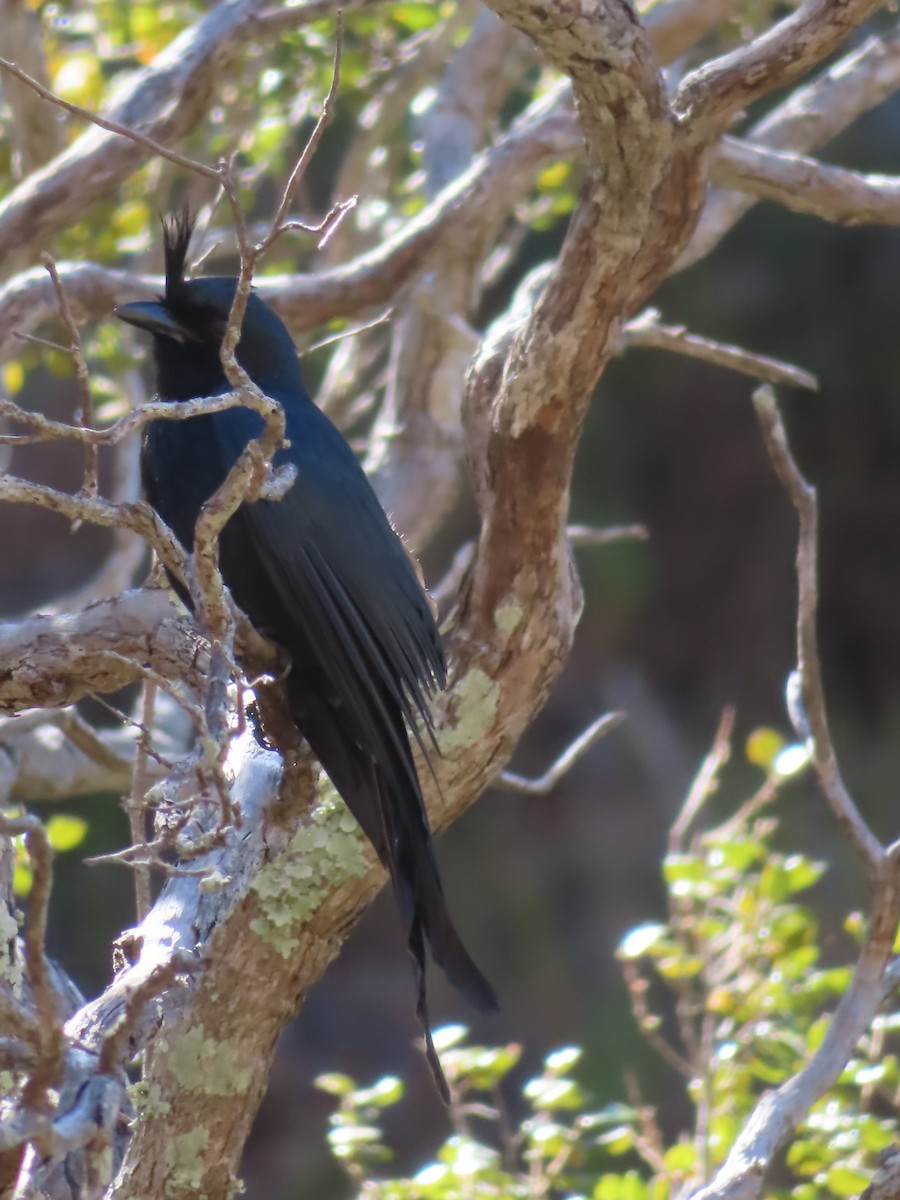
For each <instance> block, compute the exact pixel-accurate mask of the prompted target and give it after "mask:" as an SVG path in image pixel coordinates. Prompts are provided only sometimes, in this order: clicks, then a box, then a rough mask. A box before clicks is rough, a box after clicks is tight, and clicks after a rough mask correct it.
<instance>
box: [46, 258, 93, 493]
mask: <svg viewBox="0 0 900 1200" xmlns="http://www.w3.org/2000/svg"><path fill="white" fill-rule="evenodd" d="M41 262H42V263H43V264H44V266H45V267H46V268H47V274H48V275H49V276H50V279H51V280H52V282H53V290H54V292H55V293H56V302H57V304H58V305H59V315H60V319H61V320H62V323H63V325H64V326H65V329H66V333H68V335H69V346H68V355H69V357H70V358H71V360H72V365H73V367H74V368H75V383H76V386H77V388H78V398H79V405H78V407H77V408H76V410H75V424H76V425H77V426H80V427H81V428H84V427H85V426H88V427H89V426H90V425H91V424H92V423H93V419H94V411H93V404H92V401H91V381H90V376H89V374H88V366H87V362H86V361H85V357H84V353H83V351H82V349H81V336H80V334H79V332H78V326H77V325H76V324H75V318H74V317H73V316H72V309H71V307H70V305H69V298H68V296H67V295H66V289H65V288H64V287H63V283H62V280H61V279H60V277H59V271H58V270H57V269H56V261H55V259H54V258H53V256H52V255H50V254H48V253H47V252H46V251H44V252H43V253H42V254H41ZM98 472H99V464H98V459H97V447H96V445H94V444H93V443H91V442H90V441H86V442H85V446H84V479H83V481H82V484H81V490H82V491H83V492H84V494H85V495H86V496H96V495H97V491H98V489H99V486H100V481H99V477H98Z"/></svg>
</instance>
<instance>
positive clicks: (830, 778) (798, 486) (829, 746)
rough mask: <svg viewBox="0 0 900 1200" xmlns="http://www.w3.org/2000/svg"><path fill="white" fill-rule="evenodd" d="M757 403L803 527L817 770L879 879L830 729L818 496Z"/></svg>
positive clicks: (804, 641)
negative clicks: (820, 632) (821, 644)
mask: <svg viewBox="0 0 900 1200" xmlns="http://www.w3.org/2000/svg"><path fill="white" fill-rule="evenodd" d="M753 402H754V405H755V407H756V415H757V417H758V418H759V424H760V428H761V429H762V432H763V438H764V440H765V443H766V449H767V450H768V452H769V457H770V459H771V460H772V466H773V467H774V468H775V473H776V474H777V476H778V478H779V480H780V481H781V485H782V487H783V488H784V489H785V491H786V492H787V494H788V496H789V497H790V501H791V504H793V506H794V508H795V509H796V512H797V517H798V519H799V521H800V530H799V534H798V540H797V669H798V671H799V674H800V680H801V684H802V690H803V706H804V709H805V712H806V716H807V719H808V721H809V728H810V739H809V742H810V750H811V752H812V759H813V765H814V766H815V768H816V774H817V775H818V777H819V783H820V784H821V787H822V791H823V792H824V793H825V797H826V799H827V800H828V803H829V805H830V806H831V810H832V812H833V813H834V815H835V817H836V818H837V820H838V822H839V824H840V826H841V829H842V830H843V833H844V836H845V837H846V838H847V840H848V841H849V842H850V843H851V845H853V846H854V847H855V848H856V850H857V851H858V852H859V854H860V855H861V856H862V858H863V861H864V862H865V864H866V867H867V869H868V870H869V872H870V874H871V875H872V876H873V877H874V876H875V874H876V872H877V871H878V869H879V867H880V864H881V862H882V859H883V857H884V851H883V849H882V847H881V844H880V842H879V841H878V839H877V838H876V837H875V835H874V834H873V833H872V831H871V830H870V829H869V827H868V825H867V824H866V822H865V821H864V820H863V817H862V814H861V813H860V812H859V809H858V808H857V807H856V805H855V804H854V802H853V799H852V797H851V796H850V793H849V792H848V790H847V787H846V785H845V784H844V781H843V778H842V776H841V771H840V767H839V766H838V761H837V754H836V753H835V749H834V743H833V742H832V740H831V732H830V730H829V728H828V716H827V712H826V706H825V689H824V686H823V684H822V667H821V663H820V661H819V648H818V636H817V633H816V620H817V614H818V607H819V583H818V566H817V556H818V540H819V510H818V501H817V498H816V490H815V488H814V487H812V486H811V485H810V484H808V483H807V482H806V480H805V479H804V478H803V475H802V474H801V472H800V468H799V467H798V466H797V463H796V462H795V460H794V457H793V455H792V454H791V451H790V447H789V445H788V441H787V434H786V433H785V429H784V424H783V422H782V420H781V414H780V413H779V411H778V404H777V402H776V399H775V394H774V392H773V391H772V389H771V388H769V387H761V388H759V389H758V390H757V391H756V392H754V394H753Z"/></svg>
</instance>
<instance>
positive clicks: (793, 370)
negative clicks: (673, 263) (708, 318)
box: [622, 308, 819, 392]
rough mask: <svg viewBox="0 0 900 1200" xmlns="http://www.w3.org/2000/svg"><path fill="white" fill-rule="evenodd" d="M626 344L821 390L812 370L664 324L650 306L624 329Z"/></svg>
mask: <svg viewBox="0 0 900 1200" xmlns="http://www.w3.org/2000/svg"><path fill="white" fill-rule="evenodd" d="M622 344H623V346H638V347H642V348H651V349H654V350H671V351H673V352H674V353H676V354H683V355H685V357H687V358H697V359H700V360H701V361H702V362H708V363H714V364H715V365H716V366H717V367H725V368H727V369H728V370H731V371H738V372H739V373H740V374H741V375H749V376H750V377H751V378H752V379H761V380H764V381H765V382H767V383H782V384H787V385H789V386H791V387H799V388H806V389H808V390H809V391H813V392H815V391H818V390H819V381H818V380H817V379H816V377H815V375H811V374H810V373H809V371H804V370H803V369H802V368H801V367H795V366H793V365H792V364H791V363H786V362H781V361H780V360H778V359H776V358H769V357H768V356H767V355H765V354H754V353H753V352H752V351H750V350H743V349H741V348H740V347H739V346H730V345H728V344H727V343H725V342H714V341H711V340H710V339H709V338H704V337H699V336H698V335H697V334H695V333H688V331H687V329H686V328H685V327H684V326H683V325H664V324H663V323H662V321H661V320H660V315H659V312H658V311H657V310H656V309H655V308H648V309H646V310H645V311H644V312H642V313H641V315H640V316H639V317H635V318H634V319H633V320H631V321H629V322H628V324H627V325H626V326H625V328H624V330H623V331H622Z"/></svg>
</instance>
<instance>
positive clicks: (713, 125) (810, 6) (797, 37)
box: [675, 0, 883, 141]
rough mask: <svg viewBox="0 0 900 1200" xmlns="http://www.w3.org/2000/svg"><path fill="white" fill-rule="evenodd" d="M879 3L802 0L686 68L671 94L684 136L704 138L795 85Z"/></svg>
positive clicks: (881, 2)
mask: <svg viewBox="0 0 900 1200" xmlns="http://www.w3.org/2000/svg"><path fill="white" fill-rule="evenodd" d="M882 4H883V0H804V3H803V4H801V5H800V7H799V8H798V9H797V10H796V11H795V12H792V13H791V14H790V16H788V17H785V18H784V20H782V21H779V22H778V23H777V24H776V25H773V26H772V28H771V29H767V30H766V32H765V33H763V34H761V35H760V36H759V37H757V38H754V39H753V41H752V42H750V44H749V45H747V46H741V47H740V48H739V49H737V50H733V51H732V52H731V53H730V54H724V55H722V57H721V58H716V59H713V61H712V62H708V63H704V64H703V66H702V67H699V68H698V69H697V70H696V71H692V72H691V73H690V74H689V75H688V76H687V77H686V78H685V79H684V80H683V81H682V84H681V86H680V87H679V89H678V93H677V95H676V97H675V110H676V112H678V113H679V114H682V116H683V117H684V120H685V121H686V122H687V123H688V124H689V125H690V136H691V137H692V138H695V139H697V140H699V141H709V140H710V139H711V138H712V137H714V136H715V135H716V134H717V133H720V132H721V131H722V130H723V129H725V128H727V126H728V123H729V122H730V120H731V118H732V117H733V116H735V114H736V113H738V112H740V111H741V110H742V109H745V108H747V106H748V105H750V104H752V103H754V101H756V100H759V99H761V98H762V97H763V96H767V95H768V94H769V93H770V92H772V91H774V90H775V89H776V88H780V87H787V86H788V85H789V84H792V83H795V82H796V81H797V80H798V79H800V78H802V76H803V75H805V74H806V72H807V71H809V70H810V69H811V68H812V67H814V66H816V64H817V63H820V62H821V61H822V59H823V58H827V57H828V55H829V54H833V53H834V51H835V50H837V49H838V47H839V46H840V45H841V43H842V42H843V41H844V40H845V39H846V38H847V37H848V35H849V34H851V33H852V32H853V30H854V29H856V28H858V26H860V25H861V24H862V23H863V21H866V20H868V18H869V17H870V16H872V14H873V13H875V12H877V11H878V9H879V8H881V7H882Z"/></svg>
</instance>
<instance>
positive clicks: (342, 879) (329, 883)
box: [250, 788, 367, 958]
mask: <svg viewBox="0 0 900 1200" xmlns="http://www.w3.org/2000/svg"><path fill="white" fill-rule="evenodd" d="M320 794H321V795H322V799H321V800H320V801H319V803H318V804H317V805H316V807H315V808H314V809H313V810H312V812H311V813H310V814H309V817H308V818H307V819H306V820H305V821H304V824H303V825H302V826H301V827H300V828H299V829H298V830H297V832H296V833H295V834H294V836H293V837H292V838H291V840H290V842H288V844H287V846H286V847H285V849H284V850H282V851H281V853H279V854H277V855H276V856H275V858H273V859H272V861H271V862H270V863H267V864H266V865H265V866H264V867H263V869H262V870H261V871H260V872H259V874H258V875H257V877H256V880H255V881H254V884H253V888H254V890H255V892H256V894H257V899H258V902H259V909H260V911H259V916H257V917H254V919H253V920H252V921H251V922H250V928H251V929H252V930H253V932H254V933H256V934H258V935H259V936H260V937H261V938H264V939H265V941H267V942H268V943H269V944H270V945H271V946H272V947H273V948H274V949H275V950H276V951H277V952H278V953H279V954H280V955H281V956H282V958H290V956H291V954H292V953H293V951H294V950H295V948H296V945H297V934H298V932H299V930H300V929H301V928H302V926H303V925H305V924H306V922H307V921H308V920H309V919H310V918H311V917H312V916H313V915H314V913H315V912H316V911H317V909H318V907H319V905H320V904H321V903H322V901H323V900H324V898H325V896H326V895H327V894H328V893H329V891H331V890H332V889H333V888H334V887H336V886H338V885H340V884H342V883H346V882H347V881H348V880H350V879H355V878H358V877H359V876H360V875H364V874H365V872H366V868H367V863H366V860H365V858H364V857H363V846H364V841H363V835H362V830H361V829H360V828H359V826H358V825H357V823H356V821H355V820H354V818H353V816H352V814H351V813H350V811H349V809H348V808H347V806H346V805H345V804H344V802H343V800H341V799H340V797H339V796H338V795H337V794H336V793H335V792H334V790H333V789H332V788H327V789H324V790H322V791H321V792H320Z"/></svg>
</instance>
